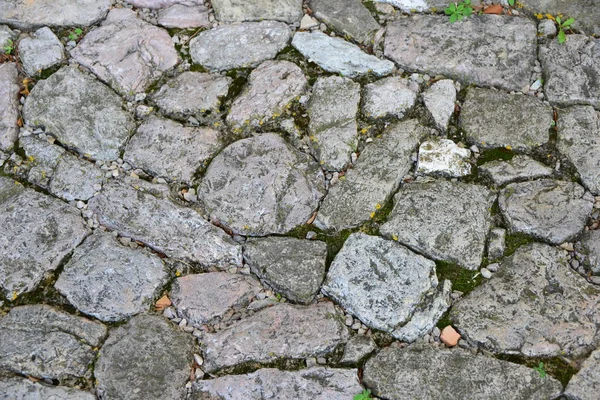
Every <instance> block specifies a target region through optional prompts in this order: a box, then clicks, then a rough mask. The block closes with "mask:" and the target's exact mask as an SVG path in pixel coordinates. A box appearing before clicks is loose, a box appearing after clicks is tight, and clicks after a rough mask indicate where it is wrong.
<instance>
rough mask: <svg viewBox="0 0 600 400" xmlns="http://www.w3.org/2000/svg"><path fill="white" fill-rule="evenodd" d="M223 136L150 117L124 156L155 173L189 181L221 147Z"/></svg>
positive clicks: (125, 158)
mask: <svg viewBox="0 0 600 400" xmlns="http://www.w3.org/2000/svg"><path fill="white" fill-rule="evenodd" d="M219 136H220V135H219V132H217V131H215V130H214V129H211V128H192V127H185V126H183V125H181V124H179V123H177V122H174V121H171V120H169V119H163V118H157V117H150V118H149V119H147V120H146V121H144V123H142V125H140V127H139V128H138V130H137V133H136V134H135V135H134V136H133V137H132V138H131V140H130V141H129V143H128V144H127V147H126V148H125V154H124V155H123V159H124V160H125V161H127V162H128V163H129V164H131V165H133V166H134V167H136V168H141V169H143V170H144V171H146V172H148V173H150V174H152V175H156V176H160V177H163V178H166V179H168V180H173V181H184V182H189V181H191V180H192V178H193V177H194V173H195V172H196V170H197V169H198V168H199V167H202V166H205V164H206V163H208V160H210V159H211V158H212V157H213V156H214V155H215V154H216V153H217V152H218V151H219V150H220V149H221V142H220V139H219Z"/></svg>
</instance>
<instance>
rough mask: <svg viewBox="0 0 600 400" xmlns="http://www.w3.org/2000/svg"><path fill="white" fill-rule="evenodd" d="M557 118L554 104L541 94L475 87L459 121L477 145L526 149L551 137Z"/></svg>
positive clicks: (468, 96) (466, 101)
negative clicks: (551, 105)
mask: <svg viewBox="0 0 600 400" xmlns="http://www.w3.org/2000/svg"><path fill="white" fill-rule="evenodd" d="M515 110H519V112H515ZM553 121H554V119H553V111H552V107H550V106H549V105H546V104H544V103H543V102H542V101H541V100H540V99H538V98H537V97H534V96H524V95H518V94H514V95H511V94H508V93H504V92H501V91H498V90H489V89H479V88H471V89H469V91H468V92H467V97H466V98H465V101H464V103H463V106H462V108H461V113H460V121H459V122H460V126H461V128H462V129H463V130H464V132H465V135H466V136H467V140H468V141H469V142H471V143H474V144H476V145H477V146H480V147H483V148H486V149H489V148H495V147H507V146H508V147H512V148H513V149H520V150H526V149H531V148H533V147H537V146H540V145H542V144H544V143H546V142H547V141H548V140H549V139H550V136H549V129H550V126H551V124H552V123H553Z"/></svg>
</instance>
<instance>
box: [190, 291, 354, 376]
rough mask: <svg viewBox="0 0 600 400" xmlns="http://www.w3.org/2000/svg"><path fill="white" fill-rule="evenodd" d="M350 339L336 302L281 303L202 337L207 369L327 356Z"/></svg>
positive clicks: (212, 370)
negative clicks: (334, 304)
mask: <svg viewBox="0 0 600 400" xmlns="http://www.w3.org/2000/svg"><path fill="white" fill-rule="evenodd" d="M347 338H348V330H347V328H346V326H345V325H344V323H343V322H342V317H341V315H340V314H339V313H338V311H336V309H335V307H334V306H333V304H332V303H329V302H325V303H317V304H315V305H312V306H294V305H291V304H285V303H284V304H278V305H276V306H273V307H269V308H266V309H264V310H262V311H259V312H258V313H256V314H254V315H251V316H249V317H247V318H245V319H243V320H241V321H239V322H237V323H235V324H234V325H232V326H230V327H228V328H226V329H224V330H222V331H219V332H217V333H215V334H207V335H205V336H204V337H203V338H202V339H201V340H202V344H203V348H204V365H203V369H204V370H205V371H206V372H209V373H210V372H214V371H217V370H220V369H223V368H228V367H235V366H237V365H241V364H244V363H250V362H252V363H269V362H273V361H276V360H278V359H279V358H282V357H283V358H292V359H298V358H307V357H318V356H325V355H327V354H329V353H331V352H332V351H333V350H334V349H335V347H336V346H337V345H339V344H342V343H344V342H345V341H346V340H347Z"/></svg>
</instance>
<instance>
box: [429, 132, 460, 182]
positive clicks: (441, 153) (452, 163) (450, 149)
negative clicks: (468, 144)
mask: <svg viewBox="0 0 600 400" xmlns="http://www.w3.org/2000/svg"><path fill="white" fill-rule="evenodd" d="M470 157H471V150H469V149H465V148H462V147H459V146H458V145H457V144H456V143H454V142H453V141H452V140H450V139H443V138H439V137H434V138H431V139H429V140H427V141H425V142H423V143H421V146H419V158H418V160H417V173H418V174H425V175H441V176H446V177H460V176H466V175H469V174H470V173H471V164H470V163H469V159H470Z"/></svg>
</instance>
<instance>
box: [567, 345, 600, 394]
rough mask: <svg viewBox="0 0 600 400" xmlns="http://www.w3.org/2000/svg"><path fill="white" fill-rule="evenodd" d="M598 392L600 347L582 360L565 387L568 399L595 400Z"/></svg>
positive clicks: (599, 388)
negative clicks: (578, 368)
mask: <svg viewBox="0 0 600 400" xmlns="http://www.w3.org/2000/svg"><path fill="white" fill-rule="evenodd" d="M598 393H600V349H598V350H596V351H594V352H593V353H592V354H590V356H589V357H588V359H587V360H585V361H584V362H583V365H582V366H581V369H580V370H579V372H577V373H576V374H575V375H573V377H572V378H571V380H570V381H569V384H568V385H567V387H566V389H565V396H566V397H567V398H568V399H569V400H596V399H598Z"/></svg>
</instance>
